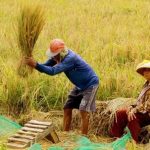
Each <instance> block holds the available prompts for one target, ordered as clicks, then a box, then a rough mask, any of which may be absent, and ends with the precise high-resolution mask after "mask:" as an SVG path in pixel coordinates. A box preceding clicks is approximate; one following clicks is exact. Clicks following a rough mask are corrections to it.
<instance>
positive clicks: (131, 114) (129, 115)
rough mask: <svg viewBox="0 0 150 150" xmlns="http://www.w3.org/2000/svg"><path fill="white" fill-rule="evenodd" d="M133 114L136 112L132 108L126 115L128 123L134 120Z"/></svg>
mask: <svg viewBox="0 0 150 150" xmlns="http://www.w3.org/2000/svg"><path fill="white" fill-rule="evenodd" d="M135 113H136V110H135V109H134V108H133V109H131V110H130V111H129V112H128V113H127V115H128V121H132V120H133V119H136V116H135Z"/></svg>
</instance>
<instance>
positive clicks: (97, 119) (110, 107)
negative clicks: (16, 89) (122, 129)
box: [72, 98, 135, 136]
mask: <svg viewBox="0 0 150 150" xmlns="http://www.w3.org/2000/svg"><path fill="white" fill-rule="evenodd" d="M134 101H135V99H133V98H116V99H113V100H110V101H99V102H97V108H96V112H95V113H92V114H91V116H90V127H89V133H91V134H96V135H105V136H107V135H108V130H109V129H110V127H111V125H112V123H113V121H114V119H115V115H116V111H117V110H118V109H123V108H126V107H127V106H129V105H131V104H133V103H134ZM80 124H81V119H80V116H79V113H78V112H75V115H74V117H73V123H72V128H73V129H75V128H79V127H80Z"/></svg>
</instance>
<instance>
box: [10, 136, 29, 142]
mask: <svg viewBox="0 0 150 150" xmlns="http://www.w3.org/2000/svg"><path fill="white" fill-rule="evenodd" d="M8 141H14V142H23V143H30V142H31V140H27V139H23V138H14V137H10V138H8Z"/></svg>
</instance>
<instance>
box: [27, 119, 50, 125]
mask: <svg viewBox="0 0 150 150" xmlns="http://www.w3.org/2000/svg"><path fill="white" fill-rule="evenodd" d="M28 123H31V124H37V125H46V126H50V125H52V122H43V121H37V120H31V121H29V122H28Z"/></svg>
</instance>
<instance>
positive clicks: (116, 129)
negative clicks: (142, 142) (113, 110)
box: [110, 110, 150, 142]
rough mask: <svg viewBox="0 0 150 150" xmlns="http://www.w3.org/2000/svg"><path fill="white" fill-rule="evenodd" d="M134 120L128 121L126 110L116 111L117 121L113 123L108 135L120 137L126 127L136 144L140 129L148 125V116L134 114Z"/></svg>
mask: <svg viewBox="0 0 150 150" xmlns="http://www.w3.org/2000/svg"><path fill="white" fill-rule="evenodd" d="M135 115H136V119H133V120H132V121H128V117H127V114H126V110H119V111H117V114H116V117H117V120H116V121H114V123H113V125H112V128H111V130H110V134H111V135H112V136H114V137H121V136H122V135H123V133H124V129H125V127H126V126H127V127H128V128H129V130H130V132H131V135H132V138H133V139H134V140H135V141H136V142H138V136H139V134H140V132H141V128H142V127H144V126H147V125H149V124H150V116H149V115H148V113H145V114H142V113H136V114H135Z"/></svg>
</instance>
